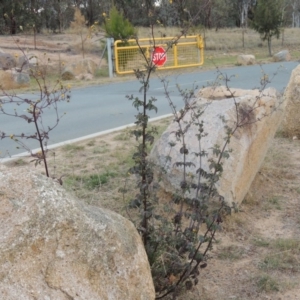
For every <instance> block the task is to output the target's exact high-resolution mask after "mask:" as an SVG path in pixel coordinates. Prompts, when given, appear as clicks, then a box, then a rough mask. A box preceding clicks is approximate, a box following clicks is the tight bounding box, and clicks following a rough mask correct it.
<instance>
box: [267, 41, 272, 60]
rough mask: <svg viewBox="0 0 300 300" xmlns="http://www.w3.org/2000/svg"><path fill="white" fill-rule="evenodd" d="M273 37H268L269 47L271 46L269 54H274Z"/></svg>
mask: <svg viewBox="0 0 300 300" xmlns="http://www.w3.org/2000/svg"><path fill="white" fill-rule="evenodd" d="M271 42H272V37H270V36H269V37H268V48H269V56H272V44H271Z"/></svg>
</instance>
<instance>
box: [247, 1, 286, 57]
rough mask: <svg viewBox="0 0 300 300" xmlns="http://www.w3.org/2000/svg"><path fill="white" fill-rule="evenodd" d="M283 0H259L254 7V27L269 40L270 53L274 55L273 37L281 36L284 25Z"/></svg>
mask: <svg viewBox="0 0 300 300" xmlns="http://www.w3.org/2000/svg"><path fill="white" fill-rule="evenodd" d="M282 4H283V1H282V0H258V1H257V5H256V6H255V9H254V17H253V21H252V22H251V26H252V28H253V29H254V30H255V31H257V32H258V33H259V34H260V38H261V39H262V40H263V41H267V42H268V49H269V55H270V56H272V44H271V42H272V38H273V37H274V36H275V37H276V38H277V39H278V38H279V36H280V29H281V25H282Z"/></svg>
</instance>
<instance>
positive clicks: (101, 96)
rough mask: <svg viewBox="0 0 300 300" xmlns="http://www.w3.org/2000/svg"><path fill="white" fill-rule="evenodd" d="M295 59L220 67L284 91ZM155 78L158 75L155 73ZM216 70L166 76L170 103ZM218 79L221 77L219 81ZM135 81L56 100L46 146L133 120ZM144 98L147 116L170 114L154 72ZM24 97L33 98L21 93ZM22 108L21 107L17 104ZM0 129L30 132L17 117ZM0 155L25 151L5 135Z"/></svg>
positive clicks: (239, 79) (233, 77) (4, 120)
mask: <svg viewBox="0 0 300 300" xmlns="http://www.w3.org/2000/svg"><path fill="white" fill-rule="evenodd" d="M298 64H299V63H298V62H286V63H273V64H266V65H263V66H262V67H260V66H258V65H255V66H248V67H235V68H229V69H220V72H221V74H222V75H223V77H224V76H227V77H228V78H230V81H229V82H228V85H229V86H230V87H235V88H243V89H253V88H257V87H260V86H261V83H260V81H261V78H262V77H263V76H264V75H267V76H268V78H269V80H270V81H271V82H270V83H269V84H268V85H267V86H268V87H269V86H272V87H275V88H276V89H277V90H278V91H281V92H283V91H284V89H285V87H286V85H287V83H288V81H289V79H290V76H291V72H292V70H293V69H294V68H295V67H296V66H297V65H298ZM157 73H158V74H159V75H160V76H163V73H159V72H157ZM221 74H220V73H219V72H218V71H217V70H212V71H199V72H193V73H184V74H178V75H176V76H169V77H168V78H167V80H168V82H169V83H168V90H169V92H170V96H171V98H172V101H173V102H174V103H175V105H176V106H177V108H180V107H181V106H182V100H181V97H180V95H179V92H178V90H177V88H176V84H179V85H180V87H181V88H182V89H190V88H192V87H193V86H198V87H199V88H200V87H203V86H206V85H208V84H209V83H211V82H214V81H215V80H216V79H217V78H218V77H220V75H221ZM220 83H222V81H220ZM140 86H141V85H140V83H139V82H138V81H136V80H135V81H127V82H122V83H120V82H118V83H111V84H105V85H101V86H93V87H87V88H81V89H74V90H72V92H71V102H70V103H60V105H59V114H63V113H64V112H66V115H64V117H63V118H62V119H61V121H60V123H59V125H58V126H57V127H56V128H55V129H54V130H53V131H52V132H51V133H50V140H49V145H51V144H56V143H61V142H64V141H68V140H73V139H76V138H79V137H84V136H86V135H90V134H94V133H99V132H102V131H105V130H109V129H113V128H116V127H120V126H124V125H127V124H131V123H133V122H134V121H135V118H134V116H135V115H136V110H135V108H134V107H133V106H132V104H131V103H130V101H129V100H128V99H126V97H125V96H126V95H131V94H133V95H134V96H138V97H141V96H142V95H141V94H140V93H139V89H140ZM148 95H149V97H155V98H157V103H156V104H157V107H158V112H157V114H155V113H152V114H151V117H159V116H162V115H166V114H170V112H171V111H170V108H169V106H168V102H167V100H166V97H165V90H164V87H163V84H162V82H161V80H160V79H159V78H158V77H157V76H156V75H155V74H154V76H153V77H152V79H151V81H150V88H149V92H148ZM26 97H33V96H32V95H26ZM16 109H18V111H20V112H22V111H24V110H25V107H17V108H16ZM54 120H55V115H54V113H53V111H51V110H49V111H46V112H45V114H44V125H47V124H53V122H54ZM0 131H3V132H6V133H8V134H12V133H14V134H17V133H21V132H25V133H30V132H31V133H33V132H35V131H34V127H33V124H32V123H31V124H28V123H27V122H25V121H24V120H22V119H17V118H14V117H8V116H4V115H1V114H0ZM27 142H28V146H29V147H30V148H31V149H35V148H38V144H37V143H36V142H34V141H26V143H27ZM0 152H1V154H0V157H3V156H7V154H6V153H9V154H10V155H15V154H18V153H21V152H24V149H16V144H15V143H14V142H13V141H12V140H10V139H3V140H0Z"/></svg>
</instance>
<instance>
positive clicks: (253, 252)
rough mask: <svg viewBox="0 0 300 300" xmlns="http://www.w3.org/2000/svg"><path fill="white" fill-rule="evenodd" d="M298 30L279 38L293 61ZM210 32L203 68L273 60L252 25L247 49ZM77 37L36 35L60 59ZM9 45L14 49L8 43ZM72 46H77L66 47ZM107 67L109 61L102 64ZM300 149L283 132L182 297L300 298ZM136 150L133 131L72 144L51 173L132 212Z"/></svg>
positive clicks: (92, 52) (57, 156)
mask: <svg viewBox="0 0 300 300" xmlns="http://www.w3.org/2000/svg"><path fill="white" fill-rule="evenodd" d="M145 34H146V33H145ZM299 36H300V30H299V29H286V30H285V39H284V46H281V42H282V41H281V40H279V41H276V42H275V41H274V52H276V51H277V50H278V51H279V50H281V49H283V48H284V49H289V50H290V51H291V54H292V59H294V60H296V59H299V58H300V50H299V49H300V47H299V44H300V42H299ZM205 37H206V46H207V50H206V56H205V57H206V62H205V65H204V67H203V68H210V67H212V66H213V65H214V64H216V65H218V66H224V65H234V64H235V63H236V55H237V54H240V53H251V54H255V55H256V56H257V58H259V59H261V62H267V61H269V60H270V58H268V57H267V47H266V45H263V46H261V41H260V40H259V38H258V36H257V34H255V33H254V32H252V31H250V30H248V31H247V32H246V33H245V48H243V47H242V33H241V31H240V30H226V31H223V30H220V31H218V32H215V31H207V32H206V33H205ZM4 39H9V37H0V41H1V44H2V45H3V44H4V43H3V40H4ZM18 39H19V45H20V46H22V45H23V46H25V47H26V46H28V47H30V45H31V43H32V42H33V39H32V37H23V36H22V37H18ZM99 39H101V37H100V36H99V37H98V38H95V39H94V40H90V41H89V43H90V44H89V46H87V48H86V49H88V50H87V57H93V58H95V59H96V60H97V62H98V63H100V54H101V47H100V45H101V42H100V40H99ZM73 41H74V36H73V35H72V34H70V33H68V34H64V35H55V36H48V37H46V38H45V37H41V36H39V37H38V39H37V43H38V48H39V49H41V50H40V53H42V51H47V53H48V54H47V55H50V56H51V60H53V61H54V60H56V61H58V62H59V63H60V64H62V63H63V62H69V61H72V60H76V59H77V58H78V57H80V56H81V54H80V48H79V46H76V45H74V44H73ZM77 42H78V44H79V43H80V40H79V39H77ZM75 44H76V43H75ZM6 45H7V44H6ZM258 46H259V47H258ZM7 49H8V50H12V48H9V46H7ZM66 49H70V51H67V52H66ZM29 50H30V51H32V52H35V51H33V50H31V49H29ZM105 65H106V64H105V63H103V64H102V67H105ZM187 71H189V70H187ZM103 74H104V72H103ZM53 76H54V75H53ZM126 78H132V77H130V76H129V77H126ZM123 79H124V78H123ZM106 80H107V79H106ZM118 80H119V79H118ZM103 82H104V81H103V77H102V76H99V77H97V78H96V79H95V80H94V81H91V82H85V83H79V82H74V83H73V84H76V86H79V85H80V84H85V85H86V84H101V83H103ZM128 105H130V103H129V104H128ZM168 123H169V120H168V119H166V120H161V121H159V122H158V123H156V126H157V127H158V128H159V131H160V132H161V131H162V130H163V129H164V128H165V127H166V126H167V124H168ZM299 149H300V141H299V140H296V141H291V140H288V139H285V138H283V137H282V136H280V133H278V135H277V137H276V138H275V139H274V141H273V144H272V145H271V147H270V150H269V152H268V154H267V157H266V159H265V162H264V165H263V166H262V168H261V170H260V172H259V173H258V174H257V176H256V178H255V180H254V182H253V184H252V187H251V189H250V191H249V193H248V195H247V197H246V198H245V200H244V202H243V203H242V205H241V207H240V212H239V213H237V214H235V215H233V216H232V217H230V218H228V219H227V220H226V221H225V222H224V223H223V226H222V227H223V229H222V232H220V233H219V234H218V236H217V243H216V244H215V247H214V250H213V251H212V253H211V257H210V258H211V259H210V260H209V265H208V267H207V268H206V269H204V270H203V271H202V274H201V277H200V280H199V281H200V283H199V284H198V286H197V288H196V289H194V290H192V291H190V292H189V293H188V294H186V295H184V296H183V297H182V299H185V300H188V299H190V300H192V299H202V300H228V299H235V300H238V299H239V300H248V299H249V300H250V299H251V300H252V299H270V300H271V299H272V300H279V299H281V300H286V299H291V300H296V299H300V284H299V282H300V238H299V237H300V205H299V201H300V185H299V182H300V172H299V170H300V151H299ZM133 151H134V139H133V138H132V137H131V136H130V133H129V129H128V130H125V131H124V132H117V133H113V134H110V135H107V136H100V137H98V138H95V139H92V140H86V141H83V142H80V143H77V144H68V145H65V146H63V147H61V148H59V149H55V150H51V151H49V154H48V155H49V157H50V172H52V174H55V175H56V176H58V177H60V176H61V175H63V178H62V179H63V182H64V186H65V187H66V188H67V189H69V190H70V191H71V192H72V193H74V194H76V195H77V196H78V197H79V198H81V199H83V200H84V201H86V202H87V203H90V204H92V205H95V206H101V207H105V208H109V209H112V210H114V211H116V212H118V213H120V214H122V215H124V216H125V217H128V215H127V212H126V210H125V209H124V208H125V206H126V204H127V203H128V201H129V199H130V193H129V194H125V196H123V195H122V193H120V192H119V189H120V188H121V187H124V186H126V187H128V188H132V192H134V186H133V182H134V181H133V180H132V179H133V178H132V177H130V175H129V174H127V170H128V168H129V167H130V166H131V164H132V160H131V154H132V153H133ZM29 160H30V159H29V158H23V159H19V160H16V161H13V162H10V163H9V165H10V166H11V167H18V166H20V165H28V167H31V168H32V167H33V166H31V165H30V166H29ZM38 168H39V167H38ZM40 170H41V171H42V168H41V169H40Z"/></svg>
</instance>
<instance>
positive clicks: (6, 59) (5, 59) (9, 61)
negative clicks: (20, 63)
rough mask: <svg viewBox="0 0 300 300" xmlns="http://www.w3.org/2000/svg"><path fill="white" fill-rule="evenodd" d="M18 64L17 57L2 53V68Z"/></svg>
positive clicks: (10, 67)
mask: <svg viewBox="0 0 300 300" xmlns="http://www.w3.org/2000/svg"><path fill="white" fill-rule="evenodd" d="M15 66H16V60H15V58H14V57H13V56H12V55H11V54H9V53H0V69H2V70H8V69H12V68H14V67H15Z"/></svg>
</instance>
